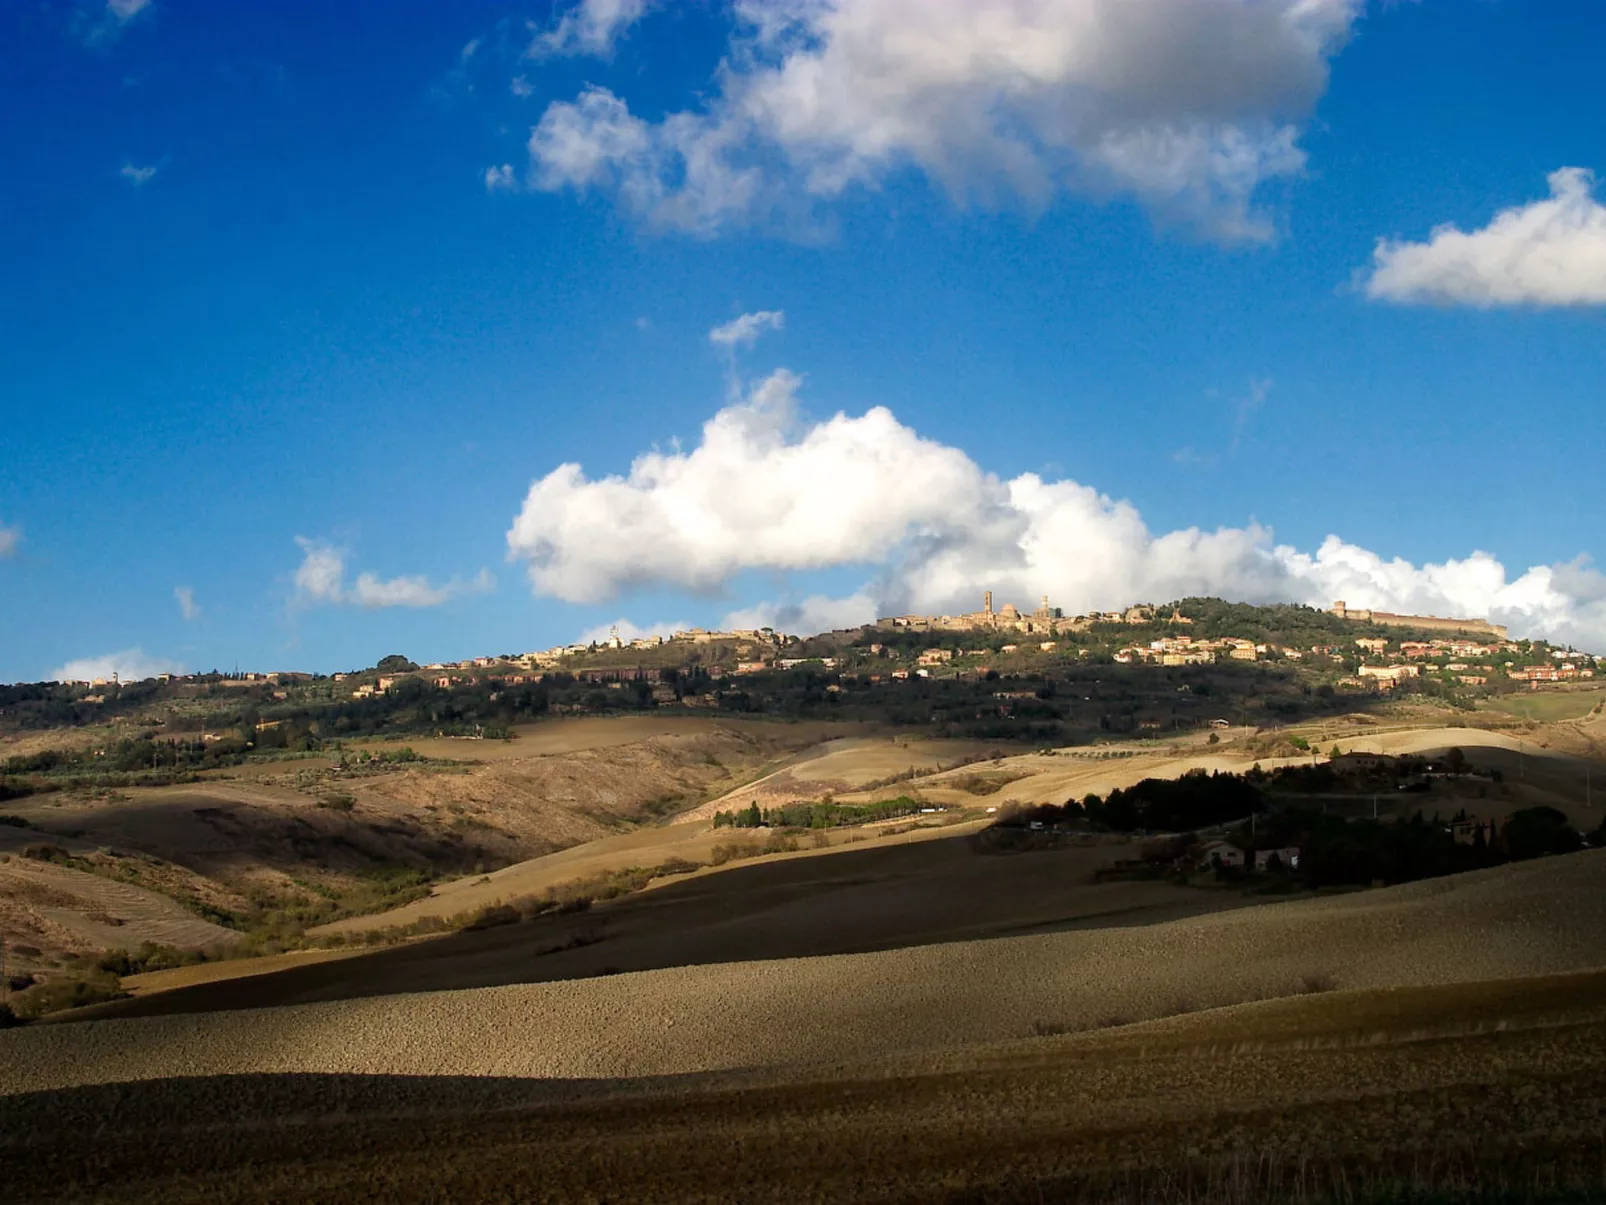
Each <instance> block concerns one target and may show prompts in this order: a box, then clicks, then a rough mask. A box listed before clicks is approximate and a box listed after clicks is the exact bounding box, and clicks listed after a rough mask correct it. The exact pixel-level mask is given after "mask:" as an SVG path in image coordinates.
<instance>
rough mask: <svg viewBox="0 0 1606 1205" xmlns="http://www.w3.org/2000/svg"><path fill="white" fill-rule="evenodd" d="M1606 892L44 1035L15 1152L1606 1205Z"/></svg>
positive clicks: (275, 1186) (302, 1169)
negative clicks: (1582, 1189)
mask: <svg viewBox="0 0 1606 1205" xmlns="http://www.w3.org/2000/svg"><path fill="white" fill-rule="evenodd" d="M847 856H848V855H843V856H842V857H843V858H846V857H847ZM833 860H835V859H825V861H833ZM734 873H736V872H733V874H734ZM1603 887H1606V852H1600V851H1597V852H1589V853H1584V854H1577V855H1571V856H1568V857H1566V858H1559V859H1547V860H1543V861H1541V862H1535V863H1522V864H1517V865H1512V866H1506V867H1501V868H1497V869H1494V870H1490V871H1481V872H1477V873H1474V874H1468V875H1462V876H1457V877H1455V878H1453V879H1444V880H1436V881H1432V882H1425V883H1418V884H1412V885H1408V886H1403V887H1396V888H1388V889H1383V890H1377V891H1371V892H1362V893H1356V894H1351V895H1345V896H1341V897H1333V898H1324V899H1313V900H1304V901H1298V902H1290V903H1283V904H1276V905H1269V906H1267V907H1264V908H1258V909H1239V910H1235V911H1229V912H1218V913H1214V914H1210V915H1205V916H1196V917H1192V918H1187V919H1182V920H1175V921H1170V922H1166V923H1161V924H1155V925H1150V926H1146V927H1137V928H1113V929H1112V928H1105V929H1092V930H1089V929H1071V930H1066V931H1062V932H1053V933H1045V934H1041V935H1038V936H1026V937H1011V938H998V939H994V940H989V941H968V942H957V943H951V944H945V945H930V946H922V947H918V948H915V949H901V950H890V951H880V952H874V953H866V954H855V955H837V956H833V957H817V958H797V959H790V960H785V961H778V962H777V961H765V962H745V963H734V964H723V965H704V966H685V967H678V968H674V969H666V970H658V971H646V972H641V973H636V974H618V975H610V976H605V977H601V978H590V979H583V980H569V981H562V982H551V983H540V984H527V985H520V986H513V987H501V988H479V989H474V990H467V991H443V992H422V993H413V994H402V995H389V996H383V997H378V998H365V999H355V1000H336V1001H331V1002H327V1003H319V1004H302V1005H293V1006H286V1007H274V1008H267V1009H257V1010H251V1011H237V1012H216V1013H201V1014H188V1015H181V1016H153V1017H137V1018H127V1019H120V1020H101V1021H94V1022H86V1023H78V1024H56V1025H41V1026H34V1027H30V1028H27V1029H22V1030H11V1031H5V1032H0V1151H3V1152H4V1158H5V1165H6V1167H7V1169H8V1170H7V1176H8V1186H9V1187H10V1188H11V1190H12V1191H13V1192H15V1193H19V1194H20V1195H21V1196H22V1197H23V1198H25V1199H80V1198H82V1197H85V1196H93V1197H95V1198H96V1199H101V1200H125V1201H143V1200H163V1201H186V1200H207V1199H216V1198H217V1197H219V1196H227V1197H230V1198H231V1199H244V1200H273V1199H283V1198H285V1197H297V1198H302V1199H305V1198H307V1197H318V1198H320V1199H336V1198H341V1199H344V1198H350V1197H354V1196H360V1197H363V1198H366V1199H396V1200H420V1199H443V1198H452V1199H507V1198H516V1199H528V1200H571V1199H577V1198H579V1199H614V1200H616V1199H643V1198H649V1197H650V1198H651V1199H655V1200H708V1199H731V1198H741V1199H757V1200H776V1201H793V1200H825V1199H846V1198H851V1199H855V1200H873V1201H908V1200H922V1201H925V1200H953V1201H960V1200H963V1201H972V1200H977V1201H979V1200H1000V1201H1008V1200H1026V1201H1041V1200H1066V1201H1072V1200H1074V1201H1093V1200H1115V1201H1139V1200H1144V1201H1147V1200H1176V1201H1182V1200H1190V1201H1223V1202H1227V1201H1230V1202H1240V1203H1241V1202H1248V1201H1262V1200H1266V1201H1269V1200H1287V1199H1314V1197H1315V1195H1316V1194H1323V1193H1329V1192H1336V1191H1338V1190H1340V1189H1346V1190H1350V1191H1354V1190H1356V1189H1361V1188H1366V1187H1367V1186H1369V1185H1375V1186H1377V1187H1380V1188H1381V1187H1387V1186H1389V1185H1391V1184H1392V1185H1398V1184H1400V1183H1405V1184H1408V1185H1409V1184H1417V1185H1421V1186H1424V1187H1438V1188H1444V1187H1452V1188H1454V1187H1459V1188H1469V1187H1471V1186H1472V1185H1474V1184H1477V1185H1479V1186H1481V1187H1482V1188H1483V1189H1489V1188H1491V1187H1502V1186H1510V1187H1515V1188H1520V1189H1529V1190H1531V1189H1534V1188H1544V1187H1552V1188H1553V1187H1557V1186H1565V1185H1566V1184H1569V1183H1578V1182H1587V1183H1593V1184H1598V1183H1599V1182H1600V1178H1601V1173H1602V1159H1603V1157H1606V1146H1603V1143H1602V1133H1603V1126H1606V1053H1603V1052H1606V971H1603V970H1599V969H1591V968H1600V967H1603V966H1606V892H1603V891H1602V888H1603ZM424 944H425V945H427V944H430V943H424ZM360 961H362V960H352V961H350V962H347V963H344V964H329V965H332V966H345V967H348V968H349V967H352V966H355V965H356V963H357V962H360ZM1257 1000H1258V1001H1259V1002H1256V1001H1257ZM175 1076H182V1077H183V1078H174V1077H175ZM152 1119H159V1120H157V1121H154V1122H153V1120H152ZM398 1123H400V1124H398Z"/></svg>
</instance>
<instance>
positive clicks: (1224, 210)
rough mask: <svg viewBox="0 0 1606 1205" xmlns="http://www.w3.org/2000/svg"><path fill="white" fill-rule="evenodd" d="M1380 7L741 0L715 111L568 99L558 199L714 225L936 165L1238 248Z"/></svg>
mask: <svg viewBox="0 0 1606 1205" xmlns="http://www.w3.org/2000/svg"><path fill="white" fill-rule="evenodd" d="M1362 4H1363V0H1143V2H1141V3H1139V2H1136V0H922V2H921V3H918V4H911V3H908V2H907V0H807V2H805V0H795V2H792V3H786V4H776V3H773V2H770V0H737V4H736V12H737V19H738V26H737V31H736V33H735V34H734V35H733V39H732V43H731V46H730V48H729V53H728V54H727V56H726V57H725V59H724V60H723V61H722V63H721V66H720V69H719V72H718V79H717V84H718V88H717V91H716V92H715V93H714V96H713V99H711V100H710V101H709V102H707V103H706V104H705V105H703V106H702V107H701V108H697V109H690V110H685V111H681V112H674V113H671V114H669V115H668V116H667V117H665V118H664V120H662V121H661V122H654V123H649V122H646V121H643V120H642V119H640V118H639V117H636V116H634V115H633V114H631V112H630V110H629V107H628V106H627V105H626V103H625V102H624V101H623V100H621V99H620V98H619V97H617V96H615V95H614V94H613V93H612V92H610V91H608V90H607V89H605V88H600V87H588V88H587V89H586V90H585V91H583V92H582V93H581V94H580V95H579V96H578V97H577V98H576V99H575V100H574V101H573V102H568V101H558V102H554V103H553V104H551V105H550V106H549V107H548V108H547V110H546V112H545V114H544V115H543V117H542V119H541V122H540V124H539V125H538V126H537V127H536V128H535V130H534V132H533V133H532V135H531V138H530V143H529V150H530V155H531V159H532V164H533V166H534V168H535V172H534V177H535V179H536V180H537V182H538V183H539V185H540V187H542V188H546V189H552V190H555V189H560V188H564V187H572V188H575V189H577V190H579V191H581V192H584V191H586V190H589V189H592V188H608V189H612V190H614V191H616V192H617V193H618V195H619V198H620V200H621V201H622V202H623V204H624V205H625V206H626V207H627V208H628V209H630V210H631V211H632V212H634V213H636V214H637V215H638V216H640V217H642V218H644V219H645V220H647V221H648V222H650V223H652V224H654V225H657V226H660V227H666V228H674V229H681V230H687V231H692V232H697V233H703V234H710V233H713V232H715V231H717V230H718V229H719V228H721V227H722V226H724V225H726V224H727V223H730V222H733V221H735V222H739V221H748V220H754V219H757V220H763V219H765V218H766V217H769V216H773V215H774V214H778V213H787V212H792V213H796V212H797V211H799V210H802V211H807V210H808V209H809V208H810V207H811V206H812V205H814V204H817V203H819V202H823V201H828V200H830V199H831V198H834V197H836V196H838V195H840V194H842V193H843V192H844V191H846V190H848V189H849V188H852V187H855V186H859V187H864V188H870V189H874V188H876V187H878V186H880V185H881V184H883V183H884V182H886V181H887V180H888V179H889V178H891V177H892V176H894V175H895V174H896V173H898V172H899V171H902V170H906V169H909V168H914V169H917V170H919V171H921V172H923V173H925V174H926V175H927V176H929V177H931V178H932V179H934V180H936V181H938V182H939V183H940V184H942V185H943V186H944V187H945V188H946V189H947V190H948V192H949V193H950V194H951V195H952V196H953V197H954V198H955V200H956V201H959V202H961V203H967V202H980V203H983V204H997V203H999V202H1002V201H1004V200H1006V199H1007V198H1009V197H1015V198H1019V199H1020V200H1022V201H1024V202H1025V203H1026V204H1027V205H1028V206H1032V207H1037V206H1041V205H1042V204H1044V203H1045V202H1046V201H1047V200H1048V199H1049V198H1051V197H1052V196H1053V195H1054V194H1055V193H1056V192H1057V191H1060V190H1076V191H1080V192H1085V193H1090V194H1093V195H1096V196H1104V195H1110V194H1125V195H1130V196H1133V197H1136V198H1137V199H1138V200H1140V201H1142V202H1143V203H1144V204H1145V205H1147V206H1148V207H1149V208H1150V209H1151V210H1152V211H1154V212H1155V213H1156V214H1157V215H1159V216H1160V217H1162V218H1164V219H1167V220H1174V221H1181V222H1185V223H1187V224H1190V225H1192V226H1195V227H1197V228H1198V229H1200V230H1202V231H1204V232H1206V233H1208V234H1210V235H1212V236H1215V237H1220V238H1224V239H1261V238H1266V237H1269V236H1270V234H1271V232H1272V226H1271V222H1270V220H1269V219H1268V218H1267V217H1266V215H1265V214H1264V213H1262V212H1261V211H1260V210H1259V209H1258V208H1257V205H1256V195H1257V192H1258V190H1259V189H1260V186H1261V185H1262V184H1263V183H1264V182H1265V181H1267V180H1269V179H1273V178H1276V177H1281V176H1289V175H1293V174H1296V173H1298V172H1299V171H1300V170H1301V169H1302V168H1303V165H1304V162H1305V155H1304V152H1303V151H1301V150H1300V148H1299V146H1298V136H1299V131H1300V126H1301V124H1302V123H1303V121H1304V120H1305V119H1306V118H1307V117H1308V116H1309V114H1310V112H1311V111H1312V109H1313V108H1314V106H1315V103H1316V101H1317V100H1318V99H1319V98H1320V97H1321V95H1322V94H1323V92H1324V91H1325V90H1326V87H1327V78H1328V60H1329V58H1330V57H1331V56H1332V55H1333V54H1334V53H1335V52H1336V50H1337V49H1338V47H1339V46H1340V45H1341V44H1342V43H1343V42H1344V40H1345V39H1346V37H1347V36H1348V33H1349V30H1350V27H1351V25H1352V23H1353V22H1354V20H1355V18H1356V15H1357V13H1358V12H1359V10H1360V8H1361V7H1362Z"/></svg>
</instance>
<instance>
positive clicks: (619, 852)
mask: <svg viewBox="0 0 1606 1205" xmlns="http://www.w3.org/2000/svg"><path fill="white" fill-rule="evenodd" d="M945 820H946V818H939V817H909V818H905V819H903V820H901V821H900V822H899V823H897V824H888V825H880V826H870V825H866V826H863V827H856V828H840V829H832V830H829V831H826V832H822V833H820V834H819V840H820V841H821V842H822V843H823V844H821V845H818V846H816V845H815V844H813V840H812V837H813V834H811V835H810V840H807V841H805V842H804V843H803V844H804V848H802V849H799V850H797V851H796V852H792V853H779V854H769V855H765V856H762V857H757V858H751V859H744V863H746V862H758V863H768V862H776V861H784V860H789V859H795V858H811V857H819V856H821V855H823V854H827V853H831V852H836V851H841V850H844V849H847V848H848V847H850V846H859V845H862V844H863V843H865V842H867V841H870V842H874V843H875V844H877V845H898V844H904V843H908V842H911V841H928V840H941V839H945V838H947V837H951V836H954V835H956V834H960V833H968V832H974V831H975V830H976V829H977V828H979V827H981V826H982V825H983V824H985V823H986V822H985V821H984V820H976V821H970V822H967V823H963V824H958V825H952V824H948V823H946V822H945ZM910 826H914V827H910ZM899 829H901V830H904V831H889V830H899ZM763 840H764V835H763V834H758V835H753V834H751V833H744V832H740V831H736V830H732V829H716V828H713V827H711V826H709V825H707V824H699V825H692V824H672V825H663V826H658V827H653V828H643V829H638V830H636V831H635V832H631V833H624V834H621V835H620V836H617V837H604V838H603V839H601V840H599V841H589V842H587V843H585V844H584V845H576V846H573V847H572V848H570V849H565V850H561V851H559V852H558V853H555V854H548V855H547V856H546V857H543V858H532V859H530V860H529V861H527V862H519V863H516V864H514V865H512V866H506V867H503V868H502V869H501V870H497V871H494V872H492V873H490V874H487V875H476V876H467V877H464V878H460V879H453V880H452V881H450V882H448V883H443V884H441V885H440V886H439V887H437V888H435V889H434V890H433V891H432V892H431V893H430V894H429V895H428V896H427V897H425V898H424V899H420V900H415V901H414V902H412V903H410V904H405V905H403V906H402V907H400V908H393V909H391V910H390V911H388V912H381V913H376V914H374V915H372V916H357V917H352V918H350V919H348V920H342V921H336V922H334V923H332V924H328V925H321V926H319V927H318V928H316V929H314V930H311V933H312V935H313V936H314V937H318V936H324V935H327V934H333V933H346V934H355V933H366V932H369V931H372V930H376V929H387V928H392V927H397V926H406V925H411V924H413V923H414V922H416V921H419V920H421V919H423V918H425V917H438V918H440V919H443V920H444V919H447V918H450V917H461V916H464V915H466V914H468V913H471V912H474V911H475V910H477V909H480V908H483V907H486V906H487V905H491V904H498V903H506V902H508V901H511V900H516V899H520V898H524V897H529V896H535V895H539V894H541V893H542V892H543V891H546V890H549V889H551V888H555V887H559V886H562V885H563V884H566V883H573V882H575V881H576V880H579V879H585V878H590V877H594V876H597V875H602V874H607V873H610V872H614V871H623V870H630V869H633V868H635V867H654V866H660V865H662V864H664V863H665V862H667V861H669V860H670V859H672V858H679V859H682V860H684V861H686V862H691V863H697V864H700V865H702V866H703V867H704V869H702V870H700V871H697V872H694V873H693V874H690V875H677V876H674V878H673V879H670V878H665V879H660V880H654V884H650V885H649V886H653V885H658V886H662V885H667V884H669V883H671V882H680V881H684V880H686V879H690V878H697V877H701V876H703V875H708V874H716V873H722V872H723V869H725V868H731V869H734V865H733V864H731V863H727V864H726V867H725V868H721V867H716V866H713V865H711V861H712V859H713V856H714V849H715V847H716V846H719V845H725V846H731V845H737V846H741V847H743V848H744V849H753V848H756V847H757V846H758V845H760V844H761V843H762V842H763Z"/></svg>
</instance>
